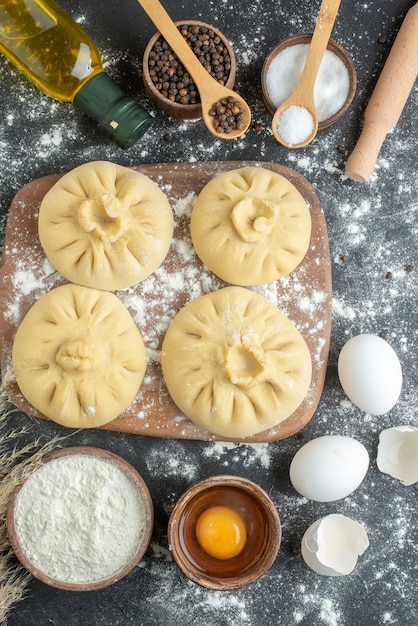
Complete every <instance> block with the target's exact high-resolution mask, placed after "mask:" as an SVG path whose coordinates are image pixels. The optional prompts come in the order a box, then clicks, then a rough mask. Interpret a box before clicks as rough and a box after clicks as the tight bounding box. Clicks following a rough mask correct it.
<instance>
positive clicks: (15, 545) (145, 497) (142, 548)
mask: <svg viewBox="0 0 418 626" xmlns="http://www.w3.org/2000/svg"><path fill="white" fill-rule="evenodd" d="M77 455H82V456H86V455H87V456H94V457H97V458H100V459H103V460H105V461H109V462H111V463H114V464H115V465H116V466H117V467H118V468H119V469H120V470H122V471H123V472H124V473H125V474H126V476H127V477H128V478H129V479H130V480H131V481H132V482H133V483H134V484H135V486H136V488H137V489H138V492H139V494H140V496H141V499H142V501H143V504H144V509H145V524H144V534H143V536H142V539H141V541H140V543H139V545H138V548H137V550H136V551H135V553H134V554H133V555H132V557H131V558H130V559H129V561H128V562H127V563H126V564H125V565H124V566H123V567H122V568H121V569H120V570H119V571H117V572H115V573H114V574H112V575H111V576H108V577H107V578H102V579H100V580H95V581H91V582H85V583H84V582H83V583H76V582H70V581H63V580H58V579H56V578H54V577H52V576H50V575H49V574H46V573H45V572H43V571H42V570H41V569H39V568H38V567H37V566H36V565H35V564H34V563H33V562H32V561H31V560H30V559H29V558H28V557H27V556H26V554H25V552H24V550H23V548H22V546H21V544H20V542H19V539H18V536H17V532H16V529H15V524H14V507H15V504H16V500H17V497H18V495H19V493H20V491H21V489H22V488H23V486H24V485H25V483H26V481H27V480H28V479H29V478H31V476H33V475H34V474H35V473H36V471H37V470H38V469H40V468H41V467H43V466H44V465H46V464H47V463H49V462H51V461H54V460H56V459H60V458H63V457H67V456H77ZM153 524H154V508H153V503H152V498H151V494H150V492H149V489H148V487H147V485H146V483H145V481H144V479H143V478H142V476H141V475H140V474H139V473H138V472H137V470H136V469H135V468H134V467H133V466H132V465H131V464H130V463H128V461H125V459H123V458H122V457H120V456H118V455H117V454H115V453H113V452H110V451H108V450H104V449H102V448H95V447H93V446H72V447H68V448H62V449H59V450H56V451H54V452H51V453H49V454H47V455H45V456H44V457H43V458H42V459H41V460H40V462H39V465H38V466H37V467H36V468H35V469H34V470H33V471H32V472H31V473H30V475H29V476H27V477H25V479H24V480H23V481H22V482H21V483H20V484H19V485H17V486H16V487H15V488H14V490H13V492H12V495H11V498H10V501H9V504H8V507H7V516H6V525H7V534H8V537H9V541H10V544H11V546H12V549H13V552H14V553H15V555H16V557H17V558H18V560H19V561H20V563H21V564H22V565H23V567H24V568H25V569H26V570H27V571H28V572H29V573H30V574H32V576H34V577H35V578H37V579H38V580H40V581H41V582H43V583H45V584H47V585H49V586H51V587H55V588H57V589H62V590H65V591H95V590H97V589H102V588H103V587H108V586H109V585H112V584H113V583H115V582H117V581H118V580H120V579H121V578H123V577H124V576H126V575H127V574H128V573H129V572H130V571H131V570H132V569H133V568H134V567H135V566H136V565H137V563H138V562H139V561H140V559H141V558H142V557H143V555H144V554H145V552H146V550H147V549H148V546H149V543H150V541H151V535H152V530H153Z"/></svg>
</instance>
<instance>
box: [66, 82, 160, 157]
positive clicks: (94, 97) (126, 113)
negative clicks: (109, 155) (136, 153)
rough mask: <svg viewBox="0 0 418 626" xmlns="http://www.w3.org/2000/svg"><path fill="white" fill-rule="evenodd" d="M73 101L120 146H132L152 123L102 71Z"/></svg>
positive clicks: (137, 105) (133, 101)
mask: <svg viewBox="0 0 418 626" xmlns="http://www.w3.org/2000/svg"><path fill="white" fill-rule="evenodd" d="M74 103H75V104H76V105H77V106H78V107H79V108H80V109H82V110H83V111H84V112H85V113H87V114H88V115H90V117H92V118H93V119H94V120H96V122H98V123H99V126H100V128H102V129H103V130H104V131H105V132H106V133H107V134H108V135H109V136H110V137H111V138H112V139H113V140H114V141H116V143H117V144H118V145H119V146H120V147H121V148H129V147H130V146H132V145H133V144H134V143H135V142H136V141H137V140H138V139H139V138H140V137H142V135H143V134H144V133H145V132H146V131H147V130H148V128H149V127H150V126H151V124H152V122H153V118H152V117H151V115H149V114H148V113H147V112H146V111H145V110H144V109H143V108H142V107H141V106H140V105H139V104H138V103H137V102H136V101H135V100H134V99H133V98H130V97H129V96H126V95H125V94H124V93H123V91H122V90H121V89H120V88H119V87H118V86H117V85H116V84H115V83H114V82H113V80H112V79H111V78H110V76H108V75H107V74H105V72H100V73H99V74H95V75H94V76H92V78H90V80H88V81H87V82H86V83H85V84H84V85H83V86H82V87H81V89H79V90H78V92H77V93H76V95H75V97H74Z"/></svg>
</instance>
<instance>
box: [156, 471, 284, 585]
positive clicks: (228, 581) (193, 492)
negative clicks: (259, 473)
mask: <svg viewBox="0 0 418 626" xmlns="http://www.w3.org/2000/svg"><path fill="white" fill-rule="evenodd" d="M218 486H225V487H231V488H235V489H240V490H242V491H245V492H247V493H249V494H250V495H252V496H253V497H255V499H256V500H257V501H258V503H259V504H260V505H261V507H262V508H263V510H264V512H265V513H266V516H267V518H268V522H269V533H270V538H271V539H272V542H271V546H272V549H270V550H269V551H267V550H266V551H265V553H264V555H263V557H262V558H261V559H259V560H258V562H257V563H256V565H255V567H254V569H253V570H252V571H251V572H250V573H246V574H244V575H242V576H234V577H230V578H222V579H219V578H215V577H212V576H209V575H205V574H204V573H203V572H202V571H201V570H199V569H198V568H196V567H195V566H194V565H193V563H191V562H190V561H189V559H188V558H187V555H186V554H185V552H184V550H183V548H182V545H181V540H180V538H179V533H178V530H179V521H180V518H181V516H182V514H183V511H184V510H185V509H186V508H187V506H188V505H189V503H190V502H191V501H192V500H193V499H194V498H195V497H196V496H197V495H199V494H203V493H204V492H205V491H207V490H208V489H212V488H213V487H218ZM281 541H282V527H281V521H280V516H279V513H278V511H277V508H276V506H275V504H274V503H273V501H272V500H271V498H270V497H269V496H268V494H267V493H266V491H264V489H263V488H262V487H260V486H259V485H258V484H257V483H254V482H253V481H251V480H249V479H248V478H244V477H242V476H237V475H232V474H231V475H230V474H221V475H217V476H210V477H208V478H204V479H202V480H199V481H198V482H196V483H194V484H192V485H191V486H190V487H188V488H187V489H186V491H184V492H183V494H182V495H181V496H180V497H179V499H178V500H177V502H176V503H175V505H174V508H173V510H172V512H171V515H170V518H169V522H168V543H169V547H170V552H171V554H172V556H173V559H174V561H175V563H176V565H177V566H178V568H179V569H180V570H181V571H182V572H183V573H184V574H185V575H186V576H187V578H189V579H190V580H191V581H193V582H195V583H197V584H198V585H200V586H202V587H206V588H208V589H213V590H218V591H231V590H236V589H241V588H243V587H247V586H248V585H250V584H252V583H253V582H255V581H257V580H258V579H259V578H261V577H262V576H263V575H264V574H266V572H267V571H268V570H269V569H270V568H271V566H272V565H273V563H274V561H275V560H276V557H277V554H278V552H279V549H280V545H281ZM271 546H270V547H271Z"/></svg>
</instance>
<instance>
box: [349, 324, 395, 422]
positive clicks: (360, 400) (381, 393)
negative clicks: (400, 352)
mask: <svg viewBox="0 0 418 626" xmlns="http://www.w3.org/2000/svg"><path fill="white" fill-rule="evenodd" d="M338 376H339V379H340V382H341V386H342V388H343V389H344V391H345V393H346V395H347V397H348V398H349V400H351V402H352V403H353V404H355V405H356V406H357V407H358V408H359V409H361V410H362V411H364V412H365V413H369V414H370V415H383V414H384V413H387V412H388V411H390V410H391V409H392V408H393V407H394V405H395V404H396V402H397V401H398V399H399V396H400V393H401V389H402V368H401V364H400V362H399V359H398V357H397V355H396V352H395V351H394V349H393V348H392V346H390V345H389V344H388V343H387V341H385V340H384V339H382V338H381V337H378V336H377V335H371V334H364V335H357V336H356V337H352V338H351V339H350V340H349V341H347V343H346V344H345V345H344V346H343V348H342V350H341V352H340V355H339V357H338Z"/></svg>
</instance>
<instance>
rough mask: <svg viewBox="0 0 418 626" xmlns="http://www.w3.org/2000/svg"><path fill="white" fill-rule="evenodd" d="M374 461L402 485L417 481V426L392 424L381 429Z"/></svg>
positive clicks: (382, 470)
mask: <svg viewBox="0 0 418 626" xmlns="http://www.w3.org/2000/svg"><path fill="white" fill-rule="evenodd" d="M376 461H377V467H378V468H379V470H380V471H381V472H383V473H384V474H389V476H392V478H397V479H398V480H400V481H401V482H402V483H403V484H404V485H406V486H409V485H413V484H414V483H416V482H418V428H415V427H414V426H393V427H392V428H386V429H385V430H382V432H381V433H380V435H379V445H378V448H377V459H376Z"/></svg>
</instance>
